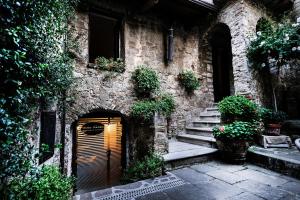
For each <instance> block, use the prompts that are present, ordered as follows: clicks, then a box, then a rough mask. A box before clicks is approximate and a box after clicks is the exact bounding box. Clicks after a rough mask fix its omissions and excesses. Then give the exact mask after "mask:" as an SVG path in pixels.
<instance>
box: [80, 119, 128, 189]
mask: <svg viewBox="0 0 300 200" xmlns="http://www.w3.org/2000/svg"><path fill="white" fill-rule="evenodd" d="M122 135H123V125H122V118H121V117H110V116H109V117H82V118H79V120H78V123H77V127H76V144H77V145H76V175H77V180H76V189H77V192H76V193H77V194H80V193H85V192H89V191H93V190H98V189H103V188H106V187H110V186H113V185H118V184H119V183H120V178H121V176H122V161H123V160H124V157H123V156H122V150H123V148H122V146H124V145H122V143H123V142H122Z"/></svg>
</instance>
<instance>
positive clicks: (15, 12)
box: [0, 0, 76, 199]
mask: <svg viewBox="0 0 300 200" xmlns="http://www.w3.org/2000/svg"><path fill="white" fill-rule="evenodd" d="M75 4H76V0H49V1H43V0H36V1H29V0H19V1H8V0H0V10H1V12H0V45H1V48H0V155H1V156H0V193H1V195H2V196H3V197H4V199H6V198H7V196H8V195H12V194H9V192H11V191H12V190H10V185H9V180H11V179H12V178H20V179H22V178H24V177H25V174H26V173H27V172H28V171H29V170H30V168H31V165H32V164H33V160H32V157H33V155H32V152H33V148H32V147H31V145H30V143H29V140H28V137H29V134H30V132H29V130H28V126H29V125H30V114H31V113H32V111H33V109H35V108H36V107H37V105H39V100H40V98H41V97H44V98H47V97H55V96H60V95H61V94H62V93H63V92H64V91H65V90H66V89H67V87H68V86H69V85H70V84H71V81H72V61H73V60H72V57H71V56H72V55H71V53H70V52H69V49H70V48H72V47H73V45H74V43H73V42H71V35H70V34H71V31H70V30H68V20H69V18H70V16H73V11H74V9H73V8H74V5H75Z"/></svg>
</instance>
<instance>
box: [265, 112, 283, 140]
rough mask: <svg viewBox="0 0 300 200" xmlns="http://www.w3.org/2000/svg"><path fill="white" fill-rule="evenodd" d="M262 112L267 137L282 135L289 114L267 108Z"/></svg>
mask: <svg viewBox="0 0 300 200" xmlns="http://www.w3.org/2000/svg"><path fill="white" fill-rule="evenodd" d="M260 112H261V118H262V121H263V123H264V127H265V133H266V135H280V129H281V126H282V122H283V121H284V120H286V119H287V114H286V113H285V112H283V111H274V110H271V109H267V108H262V109H261V111H260Z"/></svg>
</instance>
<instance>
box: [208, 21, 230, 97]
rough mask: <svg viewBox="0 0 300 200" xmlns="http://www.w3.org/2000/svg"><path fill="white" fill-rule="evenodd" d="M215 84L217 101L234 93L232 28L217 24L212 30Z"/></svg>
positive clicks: (211, 40)
mask: <svg viewBox="0 0 300 200" xmlns="http://www.w3.org/2000/svg"><path fill="white" fill-rule="evenodd" d="M210 44H211V47H212V65H213V85H214V99H215V102H219V101H221V100H222V99H223V98H224V97H227V96H230V95H232V94H234V79H233V69H232V50H231V34H230V29H229V27H228V26H227V25H225V24H217V25H216V26H215V27H214V28H213V29H212V31H211V37H210Z"/></svg>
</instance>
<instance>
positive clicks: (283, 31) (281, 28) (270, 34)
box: [247, 17, 300, 69]
mask: <svg viewBox="0 0 300 200" xmlns="http://www.w3.org/2000/svg"><path fill="white" fill-rule="evenodd" d="M257 29H258V30H257V31H258V32H257V33H256V36H255V37H254V38H252V39H251V43H250V45H249V47H248V51H247V56H248V58H249V59H250V61H251V62H252V63H253V67H254V68H256V69H262V68H264V67H280V66H283V65H284V64H286V63H287V61H289V60H291V59H294V58H297V57H299V53H300V25H299V24H293V23H292V21H291V19H289V18H288V17H284V18H283V19H282V21H281V22H280V23H272V22H270V21H268V20H266V19H264V20H260V21H259V23H258V25H257Z"/></svg>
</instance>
